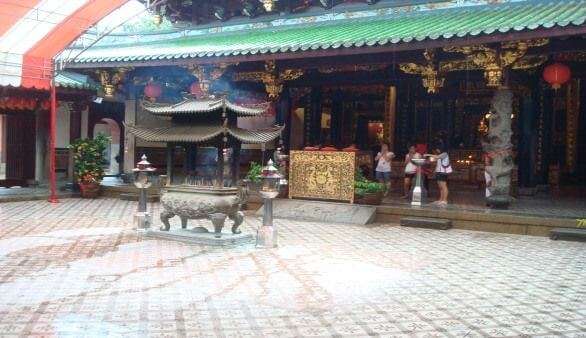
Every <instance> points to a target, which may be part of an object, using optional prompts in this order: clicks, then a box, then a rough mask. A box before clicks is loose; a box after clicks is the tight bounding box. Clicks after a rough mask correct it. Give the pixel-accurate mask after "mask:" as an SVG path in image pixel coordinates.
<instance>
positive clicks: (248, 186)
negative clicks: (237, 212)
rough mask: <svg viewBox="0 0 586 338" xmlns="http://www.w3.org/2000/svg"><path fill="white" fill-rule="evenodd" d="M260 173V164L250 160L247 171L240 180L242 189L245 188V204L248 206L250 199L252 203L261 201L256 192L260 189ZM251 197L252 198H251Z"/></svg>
mask: <svg viewBox="0 0 586 338" xmlns="http://www.w3.org/2000/svg"><path fill="white" fill-rule="evenodd" d="M261 174H262V165H261V164H260V163H256V162H250V165H249V167H248V172H247V173H246V176H245V177H244V179H243V180H242V189H244V190H245V194H246V196H247V203H245V206H246V207H247V206H248V201H249V200H250V201H251V202H253V203H261V202H262V201H261V198H260V195H259V193H258V191H259V189H260V175H261ZM251 197H252V198H251Z"/></svg>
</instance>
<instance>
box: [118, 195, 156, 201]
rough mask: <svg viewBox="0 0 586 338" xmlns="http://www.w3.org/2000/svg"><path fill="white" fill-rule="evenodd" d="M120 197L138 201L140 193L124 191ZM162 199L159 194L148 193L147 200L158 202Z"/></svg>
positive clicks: (125, 199)
mask: <svg viewBox="0 0 586 338" xmlns="http://www.w3.org/2000/svg"><path fill="white" fill-rule="evenodd" d="M120 199H121V200H123V201H138V194H135V193H122V194H120ZM159 199H160V196H159V195H153V194H149V195H147V202H151V203H152V202H158V201H159Z"/></svg>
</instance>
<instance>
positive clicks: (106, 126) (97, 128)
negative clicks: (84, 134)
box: [93, 118, 121, 176]
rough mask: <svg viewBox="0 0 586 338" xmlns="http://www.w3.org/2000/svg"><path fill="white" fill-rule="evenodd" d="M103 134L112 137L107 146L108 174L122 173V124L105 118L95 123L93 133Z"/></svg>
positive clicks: (106, 170) (106, 169) (106, 167)
mask: <svg viewBox="0 0 586 338" xmlns="http://www.w3.org/2000/svg"><path fill="white" fill-rule="evenodd" d="M99 134H102V135H106V136H108V137H109V138H110V144H109V145H108V146H107V147H106V156H105V157H106V165H105V168H104V170H105V172H106V175H110V176H115V175H118V174H120V154H121V148H120V125H118V123H117V122H116V121H114V120H113V119H109V118H103V119H101V120H100V121H99V122H98V123H96V124H95V125H94V131H93V135H94V137H96V136H97V135H99Z"/></svg>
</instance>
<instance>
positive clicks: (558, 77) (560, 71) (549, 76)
mask: <svg viewBox="0 0 586 338" xmlns="http://www.w3.org/2000/svg"><path fill="white" fill-rule="evenodd" d="M571 78H572V72H571V71H570V67H568V66H566V65H564V64H563V63H559V62H556V63H554V64H551V65H549V66H547V67H545V69H544V70H543V79H544V80H545V81H547V83H549V84H550V85H551V87H552V88H553V89H555V90H558V89H560V88H561V87H562V85H563V84H564V83H566V82H568V81H570V79H571Z"/></svg>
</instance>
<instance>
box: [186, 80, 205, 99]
mask: <svg viewBox="0 0 586 338" xmlns="http://www.w3.org/2000/svg"><path fill="white" fill-rule="evenodd" d="M189 92H190V93H191V95H193V96H195V97H196V98H200V97H202V96H203V91H202V90H201V87H200V85H199V82H194V83H192V84H191V86H190V87H189Z"/></svg>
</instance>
